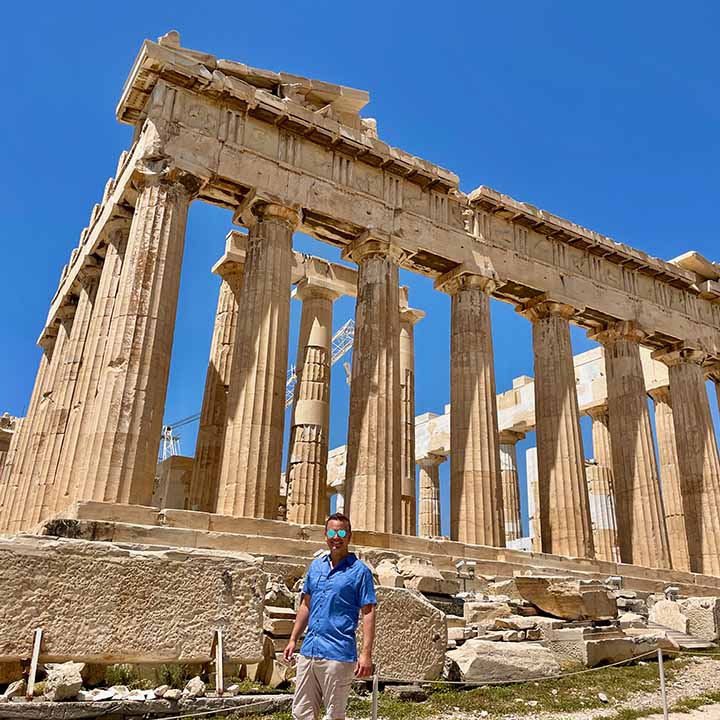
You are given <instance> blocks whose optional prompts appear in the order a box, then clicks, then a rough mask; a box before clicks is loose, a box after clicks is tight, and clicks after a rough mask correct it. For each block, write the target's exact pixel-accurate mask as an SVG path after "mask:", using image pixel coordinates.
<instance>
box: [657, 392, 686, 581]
mask: <svg viewBox="0 0 720 720" xmlns="http://www.w3.org/2000/svg"><path fill="white" fill-rule="evenodd" d="M648 394H649V395H650V397H651V398H652V399H653V403H654V405H655V433H656V435H657V444H658V455H659V457H660V486H661V488H662V498H663V508H664V510H665V525H666V527H667V531H668V544H669V547H670V559H671V561H672V566H673V569H675V570H690V556H689V555H688V543H687V532H686V530H685V510H684V508H683V501H682V491H681V489H680V471H679V468H678V457H677V446H676V444H675V425H674V422H673V411H672V402H671V400H670V388H669V387H668V386H665V387H659V388H655V389H654V390H650V391H649V393H648Z"/></svg>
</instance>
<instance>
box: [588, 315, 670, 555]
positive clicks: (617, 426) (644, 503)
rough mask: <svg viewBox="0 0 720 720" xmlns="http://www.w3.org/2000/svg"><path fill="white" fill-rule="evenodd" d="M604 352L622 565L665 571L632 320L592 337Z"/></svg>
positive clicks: (640, 334) (640, 336)
mask: <svg viewBox="0 0 720 720" xmlns="http://www.w3.org/2000/svg"><path fill="white" fill-rule="evenodd" d="M590 337H591V338H592V339H593V340H596V341H597V342H599V343H601V344H602V346H603V348H604V354H605V374H606V376H607V392H608V416H609V418H610V438H611V449H612V458H613V483H614V495H615V512H616V514H617V525H618V544H619V546H620V558H621V560H622V562H624V563H629V564H633V565H643V566H645V567H655V568H669V567H670V551H669V549H668V539H667V529H666V528H665V513H664V511H663V507H662V499H661V497H660V483H659V480H658V470H657V465H656V461H655V448H654V444H653V436H652V427H651V425H650V412H649V410H648V402H647V394H646V391H645V377H644V375H643V369H642V362H641V360H640V341H641V340H642V339H643V338H644V337H645V334H644V333H643V332H641V331H640V330H639V329H638V328H637V327H636V326H635V324H634V323H632V322H618V323H615V324H614V325H611V326H610V327H608V328H606V329H604V330H602V331H600V332H596V333H593V334H591V335H590Z"/></svg>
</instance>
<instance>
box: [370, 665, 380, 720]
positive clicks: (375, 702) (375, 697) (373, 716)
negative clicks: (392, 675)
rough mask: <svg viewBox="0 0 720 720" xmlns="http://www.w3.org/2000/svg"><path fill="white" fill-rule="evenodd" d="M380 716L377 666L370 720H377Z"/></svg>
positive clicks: (374, 676)
mask: <svg viewBox="0 0 720 720" xmlns="http://www.w3.org/2000/svg"><path fill="white" fill-rule="evenodd" d="M377 716H378V668H377V665H376V666H375V674H374V675H373V680H372V702H371V704H370V720H377Z"/></svg>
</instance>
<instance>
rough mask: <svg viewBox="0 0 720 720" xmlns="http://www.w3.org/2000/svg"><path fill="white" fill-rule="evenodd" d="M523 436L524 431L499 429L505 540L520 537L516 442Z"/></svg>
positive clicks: (520, 523)
mask: <svg viewBox="0 0 720 720" xmlns="http://www.w3.org/2000/svg"><path fill="white" fill-rule="evenodd" d="M524 437H525V433H521V432H515V431H514V430H501V431H500V476H501V479H502V499H503V517H504V519H505V539H506V540H517V539H518V538H521V537H522V518H521V516H520V478H519V476H518V463H517V444H518V442H520V440H522V439H523V438H524Z"/></svg>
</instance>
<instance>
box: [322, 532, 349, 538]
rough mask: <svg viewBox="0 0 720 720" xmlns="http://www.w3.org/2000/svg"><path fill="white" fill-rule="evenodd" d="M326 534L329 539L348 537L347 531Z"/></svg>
mask: <svg viewBox="0 0 720 720" xmlns="http://www.w3.org/2000/svg"><path fill="white" fill-rule="evenodd" d="M325 533H326V534H327V536H328V537H329V538H331V539H332V538H334V537H335V536H336V535H337V536H338V537H340V538H344V537H346V536H347V530H326V531H325Z"/></svg>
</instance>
